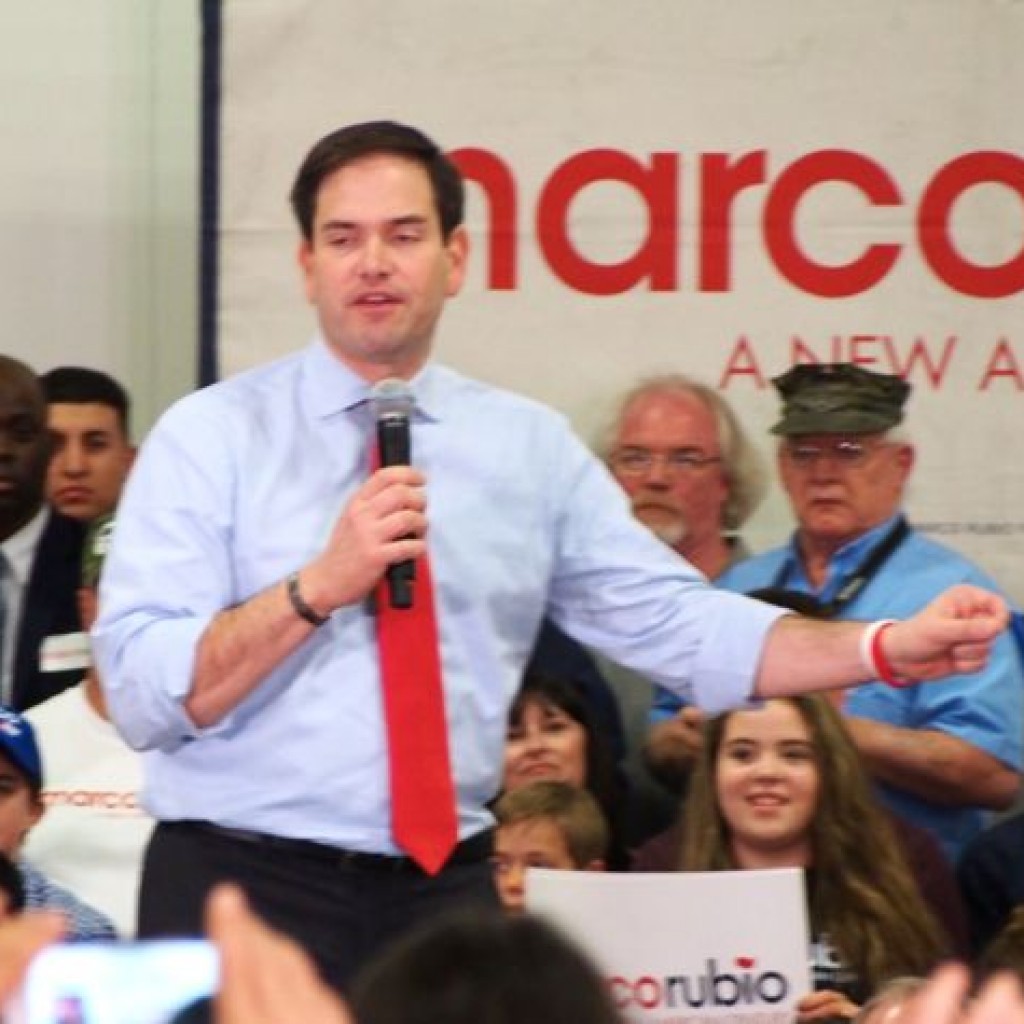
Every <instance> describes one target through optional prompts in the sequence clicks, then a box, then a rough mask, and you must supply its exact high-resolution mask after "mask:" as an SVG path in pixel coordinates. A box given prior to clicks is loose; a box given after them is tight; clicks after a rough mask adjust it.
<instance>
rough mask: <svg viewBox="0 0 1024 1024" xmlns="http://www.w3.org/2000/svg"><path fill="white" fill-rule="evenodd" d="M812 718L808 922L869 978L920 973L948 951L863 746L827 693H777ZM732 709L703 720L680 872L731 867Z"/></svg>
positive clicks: (874, 980) (872, 982) (809, 720)
mask: <svg viewBox="0 0 1024 1024" xmlns="http://www.w3.org/2000/svg"><path fill="white" fill-rule="evenodd" d="M779 699H781V700H785V701H787V702H788V703H789V704H791V705H792V706H793V707H794V708H796V710H797V711H798V712H799V714H800V716H801V718H802V719H803V720H804V722H806V724H807V728H808V731H809V732H810V736H811V743H812V745H813V749H814V757H815V763H816V764H817V767H818V774H819V794H818V805H817V808H816V810H815V814H814V817H813V819H812V821H811V824H810V840H811V851H812V852H811V856H812V865H811V866H812V867H813V872H812V873H811V877H812V878H813V881H812V882H811V883H810V887H809V890H808V902H809V910H810V915H811V924H812V927H813V929H814V931H815V932H816V933H817V934H819V935H820V934H826V935H827V936H828V939H829V942H830V943H831V944H832V945H833V946H835V947H836V949H837V950H838V951H839V952H840V954H841V956H842V958H843V960H844V961H845V962H846V963H847V964H848V965H849V966H850V967H851V968H852V969H853V970H855V971H856V972H857V973H858V974H859V975H860V976H861V978H862V979H863V981H864V982H865V983H866V984H867V985H868V986H869V987H870V988H875V987H877V986H878V985H880V984H881V983H882V982H883V981H885V980H886V979H888V978H891V977H894V976H895V975H900V974H923V973H925V972H927V971H928V970H930V969H931V968H932V967H933V966H934V965H935V964H936V962H937V961H939V960H940V959H942V957H943V956H944V955H945V954H946V953H947V952H948V951H947V950H946V949H944V948H943V939H942V937H941V936H942V932H941V930H940V928H939V925H938V923H937V922H936V920H935V918H934V917H933V916H932V914H931V912H930V911H929V910H928V908H927V907H926V906H925V903H924V901H923V899H922V897H921V894H920V891H919V890H918V887H917V884H916V883H915V881H914V878H913V876H912V875H911V873H910V869H909V867H908V866H907V862H906V859H905V858H904V856H903V851H902V849H901V847H900V845H899V842H898V841H897V839H896V837H895V835H894V833H893V830H892V828H891V827H890V824H889V820H888V818H887V816H886V814H885V813H884V812H883V811H882V810H881V808H880V807H879V805H878V803H877V802H876V800H875V798H874V796H873V794H872V792H871V786H870V783H869V781H868V777H867V774H866V772H865V770H864V766H863V764H862V762H861V759H860V755H859V753H858V752H857V748H856V747H855V746H854V745H853V741H852V740H851V738H850V735H849V733H848V732H847V731H846V728H845V726H844V725H843V722H842V719H841V718H840V716H839V713H838V712H837V711H836V710H835V708H833V707H832V705H831V704H830V703H829V702H828V701H827V700H826V699H824V698H823V697H817V696H801V697H785V698H779ZM735 713H736V712H735V711H734V712H729V713H727V714H724V715H720V716H718V717H717V718H714V719H712V720H710V721H709V722H708V723H707V724H706V725H705V727H704V745H703V749H702V751H701V755H700V757H699V758H698V760H697V764H696V765H695V767H694V772H693V776H692V778H691V780H690V789H689V795H688V797H687V800H686V805H685V808H684V824H685V829H684V831H685V838H684V841H683V852H682V869H683V870H684V871H724V870H732V869H735V868H736V867H737V866H738V865H736V864H735V863H734V862H733V857H732V851H731V844H730V841H729V826H728V823H727V822H726V821H725V819H724V818H723V816H722V813H721V811H720V809H719V806H718V799H717V796H716V786H715V779H716V766H717V763H718V754H719V750H720V748H721V745H722V737H723V735H724V734H725V727H726V724H727V723H728V721H729V718H730V717H731V715H733V714H735Z"/></svg>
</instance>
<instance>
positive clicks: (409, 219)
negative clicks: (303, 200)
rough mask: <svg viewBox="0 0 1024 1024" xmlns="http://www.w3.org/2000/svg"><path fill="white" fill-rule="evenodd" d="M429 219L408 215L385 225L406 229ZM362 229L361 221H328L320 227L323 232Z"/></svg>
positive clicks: (413, 214)
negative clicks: (405, 227)
mask: <svg viewBox="0 0 1024 1024" xmlns="http://www.w3.org/2000/svg"><path fill="white" fill-rule="evenodd" d="M428 219H429V218H428V217H426V216H424V215H423V214H421V213H406V214H402V216H400V217H392V218H391V219H390V220H386V221H385V222H384V223H385V224H386V225H387V226H388V227H404V226H408V225H420V224H426V223H427V221H428ZM359 227H362V224H361V223H360V222H359V221H354V220H327V221H324V223H323V224H321V225H320V230H321V231H345V230H351V229H352V228H359Z"/></svg>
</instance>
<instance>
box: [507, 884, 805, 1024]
mask: <svg viewBox="0 0 1024 1024" xmlns="http://www.w3.org/2000/svg"><path fill="white" fill-rule="evenodd" d="M526 891H527V901H526V902H527V908H528V910H529V911H530V912H531V913H538V914H543V915H544V916H546V917H548V918H549V919H551V920H552V921H553V922H554V923H555V924H557V925H558V926H559V927H560V928H561V929H562V931H564V932H565V933H566V934H567V935H569V936H570V937H572V938H574V939H575V940H577V941H578V942H579V944H580V945H581V946H582V947H583V948H584V949H585V950H586V951H587V952H588V953H589V954H590V956H591V957H592V958H593V960H594V961H595V962H596V963H597V964H598V966H599V968H600V969H601V971H602V973H603V974H604V975H605V977H606V978H607V979H608V984H609V986H610V989H611V993H612V997H613V998H614V1000H615V1002H616V1004H617V1005H618V1007H619V1009H620V1011H621V1012H622V1013H623V1015H624V1016H625V1017H626V1019H627V1020H629V1021H630V1022H635V1024H703V1022H705V1021H715V1022H716V1024H717V1022H721V1024H789V1022H791V1021H792V1020H793V1016H794V1014H793V1007H794V1005H795V1003H796V1001H797V1000H799V999H800V998H801V997H802V996H804V995H806V994H807V993H808V992H809V991H810V990H811V982H810V970H809V965H808V956H809V952H808V951H809V948H810V939H809V936H808V929H807V911H806V900H805V896H804V884H803V873H802V872H801V871H799V870H797V869H792V868H784V869H779V870H773V871H712V872H681V871H680V872H671V873H665V874H659V873H637V874H618V873H606V872H587V871H548V870H544V869H538V868H532V869H530V871H529V874H528V876H527V888H526Z"/></svg>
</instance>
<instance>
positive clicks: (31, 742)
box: [0, 705, 43, 789]
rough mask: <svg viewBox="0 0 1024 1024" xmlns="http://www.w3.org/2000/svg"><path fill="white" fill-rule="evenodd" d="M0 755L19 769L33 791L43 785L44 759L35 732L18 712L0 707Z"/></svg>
mask: <svg viewBox="0 0 1024 1024" xmlns="http://www.w3.org/2000/svg"><path fill="white" fill-rule="evenodd" d="M0 753H2V754H4V755H5V756H6V757H7V759H8V760H9V761H10V762H11V763H12V764H13V765H14V766H15V768H19V769H20V770H21V771H22V772H23V773H24V774H25V776H26V778H27V779H28V781H29V783H30V784H31V786H32V788H33V789H41V788H42V785H43V759H42V757H40V755H39V745H38V744H37V743H36V733H35V730H34V729H33V728H32V726H31V725H29V723H28V721H27V719H24V718H22V717H21V715H19V714H18V713H17V712H16V711H12V710H11V709H10V708H7V707H4V706H3V705H0Z"/></svg>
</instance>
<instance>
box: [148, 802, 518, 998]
mask: <svg viewBox="0 0 1024 1024" xmlns="http://www.w3.org/2000/svg"><path fill="white" fill-rule="evenodd" d="M481 838H483V837H477V839H476V840H475V841H474V840H469V841H468V842H467V843H463V844H460V847H459V850H461V851H462V855H463V859H464V860H466V861H468V862H465V863H449V865H448V866H446V867H445V868H444V869H443V870H442V871H441V872H440V873H439V874H438V875H435V876H433V877H431V876H429V875H426V874H424V873H423V872H422V871H420V870H419V869H418V868H416V867H415V866H414V865H412V864H410V862H408V861H406V860H404V859H402V858H386V857H373V856H367V855H360V854H356V855H346V854H345V853H344V852H343V851H333V850H332V849H331V848H330V847H325V846H320V845H319V844H314V843H308V842H303V841H290V840H276V839H273V838H272V837H269V836H258V835H256V834H253V833H242V832H233V831H231V830H226V829H216V828H212V827H211V826H207V825H204V824H200V823H192V822H163V823H161V824H159V825H158V826H157V827H156V829H155V830H154V832H153V837H152V839H151V840H150V843H149V846H148V848H147V850H146V856H145V861H144V863H143V870H142V884H141V889H140V893H139V922H138V924H139V937H140V938H152V937H155V936H166V935H200V934H202V933H203V905H204V903H205V900H206V896H207V893H208V892H209V891H210V889H211V888H212V887H213V886H214V885H216V884H217V883H218V882H223V881H232V882H236V883H237V884H238V885H240V886H241V887H242V888H243V889H244V890H245V892H246V895H247V896H248V898H249V901H250V903H251V904H252V906H253V909H254V910H255V911H256V912H257V913H258V914H259V915H260V916H261V917H262V918H263V919H264V920H265V921H267V922H268V923H269V924H270V925H272V926H273V927H275V928H277V929H278V930H280V931H282V932H284V933H285V934H286V935H290V936H291V937H292V938H294V939H295V940H296V941H297V942H298V943H299V944H300V945H301V946H303V947H304V948H305V949H306V951H307V952H308V953H309V954H310V955H311V956H312V958H313V960H314V961H315V963H316V964H317V967H318V968H319V970H320V973H321V974H322V975H323V977H324V979H325V980H326V981H327V982H328V983H329V984H331V985H332V986H333V987H334V988H336V989H337V990H338V991H344V989H345V988H346V987H347V986H348V984H349V982H350V981H351V979H352V977H353V976H354V975H355V973H356V971H357V970H358V969H359V968H360V967H361V966H362V965H363V964H364V963H365V962H366V961H368V960H369V959H371V958H372V957H373V956H374V955H375V954H376V953H378V952H379V951H380V950H381V949H383V948H384V947H385V946H386V945H388V943H389V942H391V941H392V940H394V939H395V938H396V937H398V936H399V935H401V934H402V933H404V932H405V931H407V930H408V929H409V928H410V926H412V925H414V924H416V923H417V922H419V921H421V920H425V919H429V918H432V917H434V916H435V915H436V914H438V913H440V912H442V911H444V910H447V909H450V908H451V907H453V906H459V905H465V904H468V903H473V904H476V905H484V906H490V907H494V908H497V907H498V899H497V896H496V893H495V889H494V883H493V880H492V877H491V867H490V863H489V859H488V857H487V853H486V849H487V846H488V845H489V844H488V843H487V842H486V841H484V842H482V843H481V842H480V839H481ZM467 850H468V851H469V854H470V855H469V856H466V854H467ZM454 859H455V860H456V861H457V860H459V851H457V852H456V856H455V858H454Z"/></svg>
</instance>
